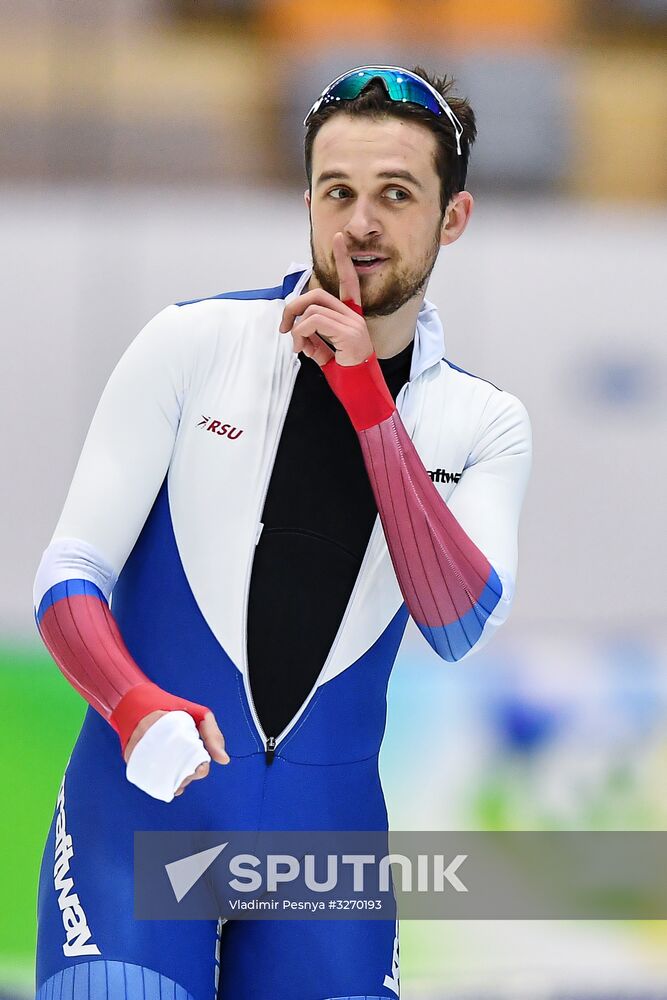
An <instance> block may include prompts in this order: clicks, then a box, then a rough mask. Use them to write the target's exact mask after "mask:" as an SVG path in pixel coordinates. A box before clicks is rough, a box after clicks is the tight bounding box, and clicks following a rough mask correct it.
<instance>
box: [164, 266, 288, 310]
mask: <svg viewBox="0 0 667 1000" xmlns="http://www.w3.org/2000/svg"><path fill="white" fill-rule="evenodd" d="M303 273H304V272H303V271H292V272H291V273H290V274H286V275H285V277H284V278H283V281H282V284H280V285H274V287H273V288H249V289H245V290H241V291H236V292H220V293H219V294H218V295H205V296H203V298H200V299H185V300H184V301H182V302H174V303H173V304H174V305H175V306H179V307H182V306H192V305H196V303H198V302H212V301H214V300H216V299H235V300H236V301H242V302H256V301H265V302H268V301H271V300H273V299H284V298H286V297H287V296H288V295H289V294H290V292H292V291H294V289H295V287H296V285H297V282H298V280H299V278H300V277H301V275H302V274H303Z"/></svg>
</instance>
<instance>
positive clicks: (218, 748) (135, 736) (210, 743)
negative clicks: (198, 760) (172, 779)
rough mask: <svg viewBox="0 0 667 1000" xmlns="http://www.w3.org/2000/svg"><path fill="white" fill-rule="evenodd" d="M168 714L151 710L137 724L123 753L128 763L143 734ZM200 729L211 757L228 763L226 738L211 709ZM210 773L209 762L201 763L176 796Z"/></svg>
mask: <svg viewBox="0 0 667 1000" xmlns="http://www.w3.org/2000/svg"><path fill="white" fill-rule="evenodd" d="M168 714H169V713H168V712H163V711H155V712H150V713H149V714H148V715H146V716H144V718H143V719H142V720H141V722H140V723H139V724H138V725H137V727H136V729H135V730H134V732H133V733H132V736H131V737H130V739H129V740H128V743H127V746H126V747H125V753H124V754H123V757H124V759H125V762H126V763H127V762H128V761H129V759H130V756H131V754H132V751H133V750H134V748H135V747H136V745H137V743H138V742H139V740H140V739H141V738H142V736H144V735H145V733H146V732H147V731H148V730H149V729H150V728H151V726H152V725H153V724H154V723H155V722H157V720H158V719H161V718H162V716H164V715H168ZM198 729H199V736H200V738H201V741H202V743H203V744H204V747H205V748H206V750H207V752H208V753H209V755H210V756H211V758H212V759H213V760H215V761H217V762H218V764H228V763H229V756H228V754H227V752H226V750H225V740H224V737H223V735H222V733H221V732H220V729H219V727H218V724H217V722H216V720H215V716H214V715H213V712H210V711H209V712H207V713H206V715H205V717H204V719H203V721H202V722H201V723H200V725H199V726H198ZM208 773H209V764H208V762H206V763H202V764H199V766H198V767H197V768H196V769H195V771H194V772H193V773H192V774H190V775H187V776H186V777H185V778H184V780H183V781H182V782H181V784H180V785H179V786H178V788H177V789H176V791H175V792H174V797H175V796H177V795H182V794H183V792H184V791H185V789H186V788H187V786H188V785H189V784H190V782H191V781H199V780H201V779H202V778H205V777H206V776H207V775H208Z"/></svg>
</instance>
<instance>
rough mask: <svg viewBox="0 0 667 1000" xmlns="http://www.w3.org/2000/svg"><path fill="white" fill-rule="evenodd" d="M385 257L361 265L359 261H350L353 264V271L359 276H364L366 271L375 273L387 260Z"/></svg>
mask: <svg viewBox="0 0 667 1000" xmlns="http://www.w3.org/2000/svg"><path fill="white" fill-rule="evenodd" d="M387 259H388V258H387V257H376V258H375V260H373V261H372V262H371V263H368V264H366V263H362V262H360V261H352V263H353V264H354V269H355V271H358V272H359V273H360V274H366V273H367V272H368V271H375V270H377V268H379V267H380V266H381V265H382V264H384V262H385V261H386V260H387Z"/></svg>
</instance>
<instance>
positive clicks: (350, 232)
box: [343, 197, 380, 243]
mask: <svg viewBox="0 0 667 1000" xmlns="http://www.w3.org/2000/svg"><path fill="white" fill-rule="evenodd" d="M343 232H344V234H345V236H346V237H347V238H348V239H349V241H350V242H353V243H365V242H366V241H367V240H370V239H374V238H376V237H377V236H379V235H380V223H379V222H378V219H377V218H376V216H375V213H374V211H373V203H372V201H371V200H370V199H369V198H363V197H357V198H356V199H355V201H354V205H353V207H352V214H351V215H350V217H349V219H348V220H347V222H346V224H345V225H344V226H343Z"/></svg>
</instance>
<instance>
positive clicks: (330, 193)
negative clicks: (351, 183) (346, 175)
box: [329, 187, 347, 201]
mask: <svg viewBox="0 0 667 1000" xmlns="http://www.w3.org/2000/svg"><path fill="white" fill-rule="evenodd" d="M335 191H347V188H344V187H335V188H332V189H331V191H329V195H332V194H333V193H334V192H335ZM334 201H342V199H341V198H334Z"/></svg>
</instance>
